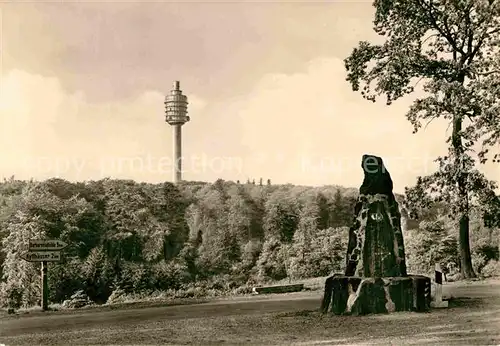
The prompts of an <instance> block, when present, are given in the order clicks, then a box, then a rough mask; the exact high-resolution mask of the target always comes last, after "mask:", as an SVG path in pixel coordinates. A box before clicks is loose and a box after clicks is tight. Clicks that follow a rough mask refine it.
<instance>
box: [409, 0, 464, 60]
mask: <svg viewBox="0 0 500 346" xmlns="http://www.w3.org/2000/svg"><path fill="white" fill-rule="evenodd" d="M418 2H419V4H420V5H421V6H422V8H424V9H427V10H428V11H429V19H430V21H431V24H432V26H433V27H434V28H435V29H436V30H437V31H438V32H439V33H440V34H441V35H442V36H443V37H444V38H445V39H446V40H447V41H448V43H449V44H450V45H451V46H452V47H453V49H454V50H456V51H459V52H460V53H462V54H465V52H464V51H463V50H461V49H460V48H459V47H458V46H457V43H456V42H455V40H454V39H453V37H451V36H450V35H449V33H447V32H445V31H444V30H443V28H441V27H440V26H439V25H438V23H437V18H436V17H435V16H434V14H433V13H432V10H433V7H434V6H433V5H432V0H431V1H430V2H429V5H426V3H425V1H423V0H418Z"/></svg>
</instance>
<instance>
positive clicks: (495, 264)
mask: <svg viewBox="0 0 500 346" xmlns="http://www.w3.org/2000/svg"><path fill="white" fill-rule="evenodd" d="M481 274H482V275H483V276H484V277H498V276H500V261H495V260H490V261H489V262H488V263H486V265H485V266H484V267H483V270H482V271H481Z"/></svg>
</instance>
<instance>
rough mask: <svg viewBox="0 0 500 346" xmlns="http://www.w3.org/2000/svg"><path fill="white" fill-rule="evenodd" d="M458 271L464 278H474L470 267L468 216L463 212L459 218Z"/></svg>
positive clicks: (474, 275)
mask: <svg viewBox="0 0 500 346" xmlns="http://www.w3.org/2000/svg"><path fill="white" fill-rule="evenodd" d="M459 242H460V272H461V274H462V276H463V277H464V278H467V279H470V278H475V277H476V274H475V273H474V269H473V267H472V258H471V251H470V244H469V216H468V215H466V214H464V215H462V217H461V218H460V236H459Z"/></svg>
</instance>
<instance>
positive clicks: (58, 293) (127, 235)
mask: <svg viewBox="0 0 500 346" xmlns="http://www.w3.org/2000/svg"><path fill="white" fill-rule="evenodd" d="M0 191H6V192H5V195H2V198H3V199H4V200H7V201H9V202H7V203H5V204H3V205H2V204H0V215H1V219H0V223H1V229H3V233H2V235H1V236H2V249H1V250H2V254H3V257H0V259H2V262H0V264H1V266H2V270H3V277H2V280H1V282H0V299H1V303H2V305H9V304H10V305H11V306H13V307H20V306H29V305H36V304H39V300H40V265H39V264H38V263H30V262H26V261H24V260H21V259H20V257H19V255H20V254H22V253H23V252H25V251H26V250H27V246H28V239H30V238H42V237H48V238H57V239H61V240H63V241H65V242H67V243H68V244H70V245H69V246H68V247H67V248H66V249H64V250H63V260H62V261H61V262H59V263H49V269H48V275H49V285H50V287H49V293H50V296H49V299H50V301H51V302H54V303H61V302H64V301H67V300H71V297H72V296H73V295H74V294H75V292H80V291H81V292H82V294H86V295H87V296H88V297H89V299H90V300H91V301H93V302H96V303H105V302H106V301H123V300H126V299H133V297H142V296H145V295H155V294H160V293H158V292H163V293H161V294H165V295H167V296H169V297H170V296H172V297H200V296H203V295H216V294H221V293H228V294H229V293H232V292H233V293H234V292H240V293H245V292H249V291H250V290H251V287H252V285H255V284H258V283H262V282H269V281H276V280H282V279H286V278H287V277H288V278H293V279H299V278H306V277H315V276H318V277H319V276H326V275H330V274H331V273H334V272H341V271H343V270H344V266H345V254H346V245H347V240H348V233H347V230H348V227H349V226H350V223H351V221H352V212H353V203H354V201H355V197H356V194H357V192H356V190H355V189H343V188H340V187H337V186H325V187H318V188H308V187H300V186H292V185H285V186H283V185H265V184H263V185H262V186H260V185H259V184H256V185H253V184H247V185H245V184H235V183H233V182H224V181H218V182H216V183H214V184H207V183H188V182H183V183H181V184H178V185H177V186H174V185H172V184H169V183H165V184H145V183H135V182H133V181H126V180H110V179H104V180H100V181H94V182H85V183H70V182H67V181H64V180H60V179H51V180H48V181H44V182H22V181H16V180H8V181H4V182H3V183H0ZM442 209H443V210H446V206H444V207H443V208H442ZM440 213H441V214H442V213H443V211H440V212H439V213H438V214H439V215H440ZM477 215H480V213H479V212H478V214H477ZM421 216H423V217H424V219H425V218H427V219H428V220H429V222H431V221H432V220H434V219H435V218H436V214H432V213H428V214H425V213H424V214H422V215H421ZM474 217H475V219H474V220H475V221H474V222H473V230H474V232H473V235H474V237H473V238H472V240H473V244H474V245H475V246H474V247H473V249H474V252H475V253H476V252H477V253H478V254H489V253H490V252H491V251H490V250H491V249H488V248H487V247H486V245H488V244H492V243H493V240H494V239H498V230H497V229H494V228H486V227H485V226H484V225H483V224H482V223H481V222H479V220H478V218H477V217H476V216H474ZM430 224H432V222H431V223H430ZM445 228H446V227H445ZM448 228H449V227H448ZM431 229H432V227H430V226H425V227H424V226H423V228H422V230H423V231H422V232H427V233H431V232H432V230H431ZM447 232H449V231H448V230H447V231H446V232H443V231H440V232H437V233H436V235H435V237H434V238H432V237H430V238H429V237H427V236H421V237H420V238H418V239H420V240H418V241H415V239H416V238H415V239H413V240H412V238H411V237H409V238H407V239H408V240H407V243H409V244H410V250H409V251H408V256H410V257H411V256H414V257H411V258H416V259H417V260H416V261H417V264H418V265H420V267H421V268H423V267H425V266H427V267H428V266H430V265H431V262H432V260H434V259H436V258H442V260H443V261H446V260H447V259H446V258H447V257H446V254H448V253H452V252H453V251H452V250H450V249H449V248H451V247H453V242H449V244H448V243H446V241H445V240H443V239H444V238H446V237H447V236H448V234H447ZM427 233H425V234H427ZM438 233H439V236H438ZM422 234H424V233H422ZM429 239H435V241H434V242H433V241H428V240H429ZM412 242H413V244H414V245H411V244H412ZM440 243H443V244H445V245H443V246H444V247H445V248H446V249H445V250H443V249H441V248H440V247H439V246H437V245H436V244H440ZM446 244H448V245H446ZM429 249H430V250H429ZM455 250H456V249H455ZM488 251H490V252H488ZM428 253H434V254H435V255H432V256H433V257H432V259H431V258H428V257H425V256H427V254H428ZM415 254H416V255H415ZM439 256H441V257H439ZM490 257H491V256H490ZM419 258H421V260H420V259H419ZM488 258H489V257H488ZM419 261H420V262H419ZM485 264H486V263H485ZM487 266H488V265H487V264H486V267H485V268H488V267H487ZM490 267H491V265H490ZM422 270H423V269H422Z"/></svg>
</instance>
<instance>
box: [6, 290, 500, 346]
mask: <svg viewBox="0 0 500 346" xmlns="http://www.w3.org/2000/svg"><path fill="white" fill-rule="evenodd" d="M444 292H445V293H448V294H451V295H452V296H454V297H461V299H456V300H454V301H452V303H451V304H450V308H448V309H443V310H433V311H432V312H431V313H424V314H417V313H394V314H389V315H376V316H366V317H349V316H322V315H320V314H318V313H317V312H316V310H317V309H318V307H319V302H320V299H321V294H322V293H321V292H304V293H297V294H289V295H284V296H283V295H274V296H266V297H250V298H243V299H237V300H230V301H227V300H226V301H216V302H211V303H204V304H196V305H180V306H170V307H154V308H142V309H123V310H112V311H92V310H88V311H85V312H81V313H71V314H65V313H57V312H56V313H48V314H46V315H33V316H30V315H25V316H17V317H7V318H2V319H0V343H4V344H6V345H20V344H24V345H35V344H44V345H55V344H59V345H61V344H64V345H68V344H71V345H82V344H86V345H89V344H115V345H117V344H120V345H131V344H135V345H137V344H149V345H151V344H154V345H159V344H161V345H172V344H174V345H187V344H200V345H213V344H224V345H236V344H245V345H249V344H253V345H276V344H286V345H291V344H292V345H332V344H333V345H335V344H344V345H347V344H353V345H360V344H361V345H364V344H380V345H390V344H393V345H402V344H415V343H418V344H428V345H437V344H440V345H460V344H462V345H500V281H488V282H474V283H470V284H466V283H461V284H453V285H447V286H445V289H444ZM464 297H467V298H468V299H464Z"/></svg>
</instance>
